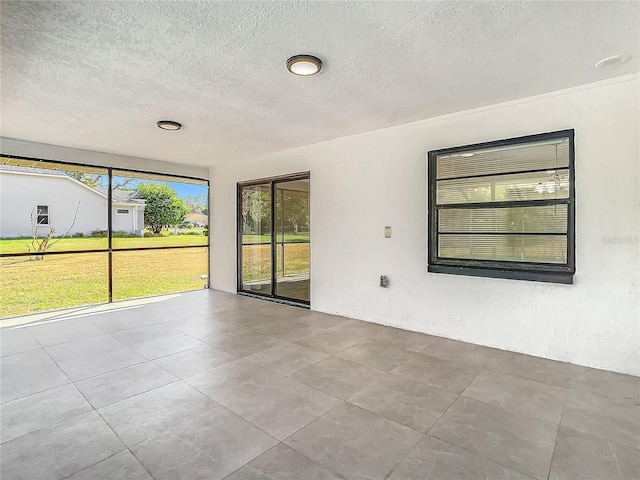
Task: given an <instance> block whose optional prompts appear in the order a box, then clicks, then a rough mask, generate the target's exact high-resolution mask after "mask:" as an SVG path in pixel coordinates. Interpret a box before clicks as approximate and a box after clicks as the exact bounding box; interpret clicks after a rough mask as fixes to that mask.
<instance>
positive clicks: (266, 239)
mask: <svg viewBox="0 0 640 480" xmlns="http://www.w3.org/2000/svg"><path fill="white" fill-rule="evenodd" d="M277 241H278V242H281V241H282V235H281V234H278V236H277ZM284 241H285V242H308V241H309V234H308V233H285V234H284ZM270 242H271V235H270V234H266V235H251V234H248V233H245V234H243V235H242V243H244V244H247V243H270Z"/></svg>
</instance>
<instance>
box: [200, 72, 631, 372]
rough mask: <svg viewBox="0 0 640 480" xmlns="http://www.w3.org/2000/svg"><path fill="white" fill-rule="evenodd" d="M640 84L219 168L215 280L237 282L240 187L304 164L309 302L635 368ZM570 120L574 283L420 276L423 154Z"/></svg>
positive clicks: (580, 91)
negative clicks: (384, 283) (382, 278)
mask: <svg viewBox="0 0 640 480" xmlns="http://www.w3.org/2000/svg"><path fill="white" fill-rule="evenodd" d="M639 91H640V81H639V79H638V76H637V75H634V76H627V77H621V78H619V79H617V80H614V81H608V82H603V83H599V84H593V85H588V86H584V87H581V88H576V89H571V90H567V91H562V92H555V93H553V94H547V95H544V96H539V97H533V98H528V99H523V100H521V101H516V102H510V103H507V104H501V105H495V106H491V107H487V108H481V109H477V110H473V111H467V112H462V113H459V114H455V115H448V116H445V117H440V118H436V119H431V120H428V121H424V122H417V123H414V124H409V125H405V126H400V127H394V128H390V129H385V130H379V131H376V132H371V133H368V134H362V135H357V136H352V137H346V138H342V139H337V140H333V141H330V142H324V143H320V144H316V145H310V146H307V147H303V148H298V149H294V150H289V151H286V152H281V153H278V154H274V155H270V156H266V157H262V158H257V159H253V160H250V161H246V162H234V163H233V164H229V165H221V166H217V167H215V168H214V169H213V170H212V175H211V196H212V218H213V224H214V227H213V229H212V232H211V235H212V251H211V258H212V260H211V274H212V279H211V285H212V288H216V289H221V290H226V291H235V288H236V217H235V208H234V206H235V202H236V198H235V195H236V182H237V181H242V180H250V179H255V178H261V177H268V176H272V175H281V174H287V173H292V172H299V171H305V170H310V171H311V200H310V204H311V265H312V266H311V308H312V309H314V310H319V311H323V312H329V313H338V314H341V315H346V316H350V317H355V318H359V319H363V320H368V321H373V322H379V323H383V324H388V325H394V326H398V327H402V328H406V329H410V330H416V331H421V332H427V333H431V334H435V335H440V336H444V337H449V338H455V339H460V340H465V341H468V342H474V343H478V344H482V345H489V346H493V347H498V348H502V349H506V350H512V351H518V352H524V353H528V354H532V355H537V356H541V357H547V358H553V359H557V360H563V361H570V362H573V363H577V364H582V365H588V366H593V367H597V368H603V369H608V370H615V371H619V372H625V373H632V374H636V375H638V374H640V353H639V350H640V347H639V346H640V321H639V302H638V286H639V265H640V263H639V262H640V256H639V245H638V235H639V219H640V203H639V197H638V192H639V174H640V172H639V165H640V161H639V156H640V151H639V150H640V149H639V145H640V139H639V132H640V124H639V119H638V117H639V95H638V94H639ZM310 121H313V119H310ZM567 128H574V129H575V131H576V192H577V252H576V256H577V274H576V276H575V284H574V285H557V284H543V283H536V282H526V281H516V280H503V279H488V278H474V277H464V276H451V275H444V274H431V273H427V272H426V251H427V250H426V249H427V244H426V231H427V225H426V173H427V172H426V152H427V151H429V150H432V149H438V148H445V147H451V146H457V145H464V144H469V143H476V142H482V141H490V140H496V139H501V138H509V137H516V136H521V135H527V134H534V133H541V132H548V131H554V130H561V129H567ZM385 225H391V226H392V227H393V238H391V239H385V238H384V230H383V229H384V226H385ZM381 274H385V275H388V276H389V278H390V281H391V284H390V287H389V288H388V289H382V288H379V287H378V277H379V275H381Z"/></svg>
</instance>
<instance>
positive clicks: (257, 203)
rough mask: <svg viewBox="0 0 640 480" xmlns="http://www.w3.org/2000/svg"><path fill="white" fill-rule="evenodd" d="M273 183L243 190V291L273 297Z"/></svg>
mask: <svg viewBox="0 0 640 480" xmlns="http://www.w3.org/2000/svg"><path fill="white" fill-rule="evenodd" d="M271 203H272V202H271V184H270V183H264V184H258V185H248V186H242V187H240V192H239V204H240V205H239V208H240V209H241V211H240V214H241V222H242V225H241V235H242V240H241V242H242V245H241V247H242V248H241V251H240V257H241V263H242V269H241V273H242V282H241V289H242V290H243V291H247V292H252V293H258V294H262V295H271V277H272V275H271V272H272V269H271V233H272V232H271V216H272V213H271Z"/></svg>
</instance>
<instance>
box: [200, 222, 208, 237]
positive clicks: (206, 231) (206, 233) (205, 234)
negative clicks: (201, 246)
mask: <svg viewBox="0 0 640 480" xmlns="http://www.w3.org/2000/svg"><path fill="white" fill-rule="evenodd" d="M207 226H208V225H207ZM202 234H203V235H204V236H205V237H208V236H209V230H203V231H202Z"/></svg>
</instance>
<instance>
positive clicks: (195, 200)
mask: <svg viewBox="0 0 640 480" xmlns="http://www.w3.org/2000/svg"><path fill="white" fill-rule="evenodd" d="M183 201H184V203H185V205H186V206H187V207H189V210H190V211H191V213H200V214H203V215H206V214H207V195H206V194H205V193H198V194H196V195H187V196H186V197H184V198H183Z"/></svg>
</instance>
